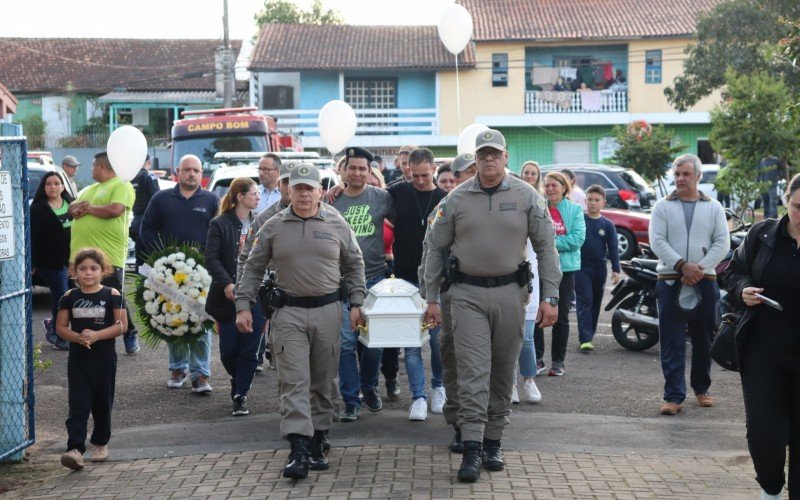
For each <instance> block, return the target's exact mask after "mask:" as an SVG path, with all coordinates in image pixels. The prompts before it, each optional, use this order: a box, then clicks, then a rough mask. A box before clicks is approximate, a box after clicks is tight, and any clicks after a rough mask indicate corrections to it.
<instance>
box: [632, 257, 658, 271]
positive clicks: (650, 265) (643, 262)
mask: <svg viewBox="0 0 800 500" xmlns="http://www.w3.org/2000/svg"><path fill="white" fill-rule="evenodd" d="M633 261H634V262H635V263H637V264H639V265H640V266H642V267H643V268H644V269H649V270H651V271H655V270H656V267H657V266H658V261H657V260H656V259H639V258H634V259H633Z"/></svg>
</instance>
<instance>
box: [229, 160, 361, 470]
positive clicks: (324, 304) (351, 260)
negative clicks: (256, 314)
mask: <svg viewBox="0 0 800 500" xmlns="http://www.w3.org/2000/svg"><path fill="white" fill-rule="evenodd" d="M321 196H322V192H321V190H320V175H319V170H318V169H317V168H316V167H315V166H314V165H310V164H304V163H301V164H299V165H297V166H296V167H295V168H294V169H293V170H292V172H291V174H290V177H289V197H290V199H291V205H290V206H289V207H288V208H286V209H284V210H283V211H282V212H279V213H278V214H277V215H275V216H274V217H272V218H271V219H270V220H269V221H267V223H266V224H264V226H263V227H262V228H261V229H260V230H259V231H258V234H257V235H256V239H255V241H254V243H253V249H252V251H251V252H250V256H249V257H248V259H247V262H246V263H245V266H244V271H243V273H242V278H241V282H240V283H239V288H238V290H237V292H236V310H237V311H238V313H237V316H236V326H237V327H238V328H239V330H240V331H243V332H247V331H252V328H253V321H252V317H251V314H250V307H251V306H252V304H254V303H255V301H256V296H257V294H258V289H259V287H260V286H261V281H262V279H263V277H264V272H265V271H266V269H267V265H268V264H270V263H274V264H275V265H276V266H277V268H278V269H279V272H278V278H277V288H278V291H279V294H278V297H277V299H276V301H275V304H274V305H275V306H276V307H277V310H276V312H275V314H274V315H273V316H272V326H271V335H272V345H273V349H274V350H273V354H274V356H275V357H276V359H277V365H278V383H279V386H280V399H281V435H282V436H283V437H286V438H288V440H289V441H290V443H291V453H290V454H289V458H288V460H287V462H286V466H285V467H284V469H283V476H284V477H287V478H293V479H301V478H305V477H307V476H308V470H309V468H310V469H312V470H325V469H327V468H328V462H327V460H326V459H325V455H324V453H323V442H324V441H325V436H326V435H327V433H328V429H329V428H330V426H331V420H332V417H333V404H332V402H331V380H332V379H333V377H335V376H336V372H337V370H338V363H339V329H340V328H341V320H342V312H341V302H340V301H341V290H340V278H341V277H342V276H344V279H345V285H346V289H347V291H348V293H349V299H350V322H351V324H352V325H354V326H357V325H363V324H364V318H363V316H362V314H361V306H362V305H363V303H364V297H365V295H366V288H365V286H364V285H365V283H364V259H363V257H362V256H361V250H360V248H359V246H358V242H357V241H356V237H355V235H354V234H353V231H352V230H351V229H350V226H348V224H347V222H346V221H345V220H344V219H343V218H342V217H341V216H340V215H338V214H336V213H333V212H331V211H330V210H328V209H326V208H325V207H324V206H322V205H321V204H320V197H321Z"/></svg>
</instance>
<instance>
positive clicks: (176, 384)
mask: <svg viewBox="0 0 800 500" xmlns="http://www.w3.org/2000/svg"><path fill="white" fill-rule="evenodd" d="M184 382H186V372H184V371H181V370H172V375H170V377H169V380H167V387H169V388H170V389H180V388H181V387H183V384H184Z"/></svg>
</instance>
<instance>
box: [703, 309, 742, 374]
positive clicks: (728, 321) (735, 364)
mask: <svg viewBox="0 0 800 500" xmlns="http://www.w3.org/2000/svg"><path fill="white" fill-rule="evenodd" d="M743 317H744V315H742V314H739V313H728V314H725V315H724V316H722V321H720V323H719V328H718V329H717V336H716V337H715V338H714V343H713V344H711V359H713V360H714V361H715V362H716V363H717V364H718V365H720V366H721V367H723V368H724V369H726V370H730V371H732V372H738V371H739V358H738V357H737V355H736V332H737V331H739V327H740V323H741V321H742V318H743Z"/></svg>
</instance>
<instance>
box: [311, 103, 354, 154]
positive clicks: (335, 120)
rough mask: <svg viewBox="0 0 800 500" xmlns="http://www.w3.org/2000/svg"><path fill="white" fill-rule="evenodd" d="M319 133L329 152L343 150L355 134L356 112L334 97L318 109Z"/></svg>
mask: <svg viewBox="0 0 800 500" xmlns="http://www.w3.org/2000/svg"><path fill="white" fill-rule="evenodd" d="M317 124H318V127H319V135H320V137H322V142H324V143H325V147H326V148H328V151H330V152H331V154H336V153H338V152H340V151H341V150H343V149H344V148H345V147H346V146H347V143H348V142H350V141H351V140H352V139H353V137H355V135H356V126H357V125H358V123H357V122H356V112H355V111H353V108H351V107H350V105H349V104H347V103H346V102H344V101H342V100H339V99H336V100H333V101H330V102H328V103H327V104H326V105H325V106H323V107H322V109H321V110H320V111H319V118H318V119H317Z"/></svg>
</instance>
